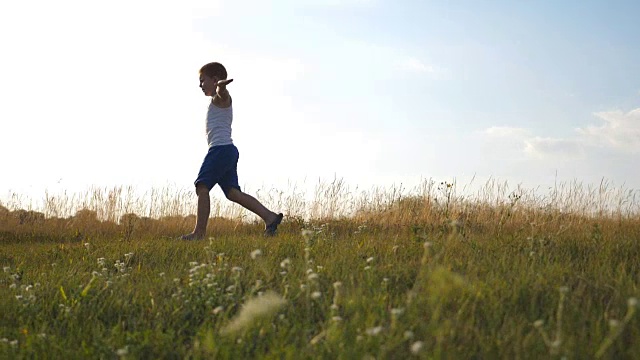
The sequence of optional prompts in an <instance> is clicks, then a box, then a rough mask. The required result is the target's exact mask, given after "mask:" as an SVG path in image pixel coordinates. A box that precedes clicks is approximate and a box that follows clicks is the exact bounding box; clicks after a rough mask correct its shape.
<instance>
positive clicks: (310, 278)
mask: <svg viewBox="0 0 640 360" xmlns="http://www.w3.org/2000/svg"><path fill="white" fill-rule="evenodd" d="M307 279H309V280H318V274H316V273H311V274H309V275H308V276H307Z"/></svg>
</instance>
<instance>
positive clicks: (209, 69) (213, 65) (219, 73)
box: [200, 62, 227, 80]
mask: <svg viewBox="0 0 640 360" xmlns="http://www.w3.org/2000/svg"><path fill="white" fill-rule="evenodd" d="M200 74H201V75H202V74H204V75H207V76H208V77H210V78H212V77H217V78H218V79H220V80H225V79H226V78H227V69H225V68H224V66H222V64H220V63H219V62H210V63H208V64H206V65H204V66H203V67H201V68H200Z"/></svg>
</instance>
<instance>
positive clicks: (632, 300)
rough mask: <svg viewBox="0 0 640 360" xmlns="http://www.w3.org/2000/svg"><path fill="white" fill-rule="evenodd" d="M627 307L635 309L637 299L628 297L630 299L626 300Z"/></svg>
mask: <svg viewBox="0 0 640 360" xmlns="http://www.w3.org/2000/svg"><path fill="white" fill-rule="evenodd" d="M627 305H628V306H629V307H636V306H638V299H637V298H634V297H630V298H629V299H628V300H627Z"/></svg>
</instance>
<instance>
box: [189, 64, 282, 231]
mask: <svg viewBox="0 0 640 360" xmlns="http://www.w3.org/2000/svg"><path fill="white" fill-rule="evenodd" d="M232 81H233V79H227V70H226V69H225V68H224V66H222V64H220V63H217V62H212V63H209V64H206V65H204V66H203V67H202V68H201V69H200V88H201V89H202V91H203V92H204V95H205V96H211V103H210V104H209V110H208V111H207V126H206V130H207V140H208V142H209V151H208V153H207V155H206V156H205V158H204V161H203V162H202V166H201V167H200V172H199V173H198V178H197V179H196V181H195V186H196V194H197V195H198V214H197V217H196V226H195V229H194V230H193V232H192V233H191V234H187V235H183V236H182V237H181V239H183V240H198V239H202V238H204V237H205V235H206V231H207V221H208V220H209V211H210V198H209V191H211V189H212V188H213V187H214V186H215V185H216V184H218V185H220V187H221V188H222V191H223V192H224V195H225V196H226V197H227V199H229V200H231V201H233V202H235V203H238V204H240V205H242V206H243V207H244V208H246V209H248V210H250V211H251V212H253V213H255V214H256V215H258V216H260V217H261V218H262V220H264V222H265V225H266V226H265V230H264V234H265V235H266V236H273V235H275V234H276V230H277V229H278V225H280V222H281V221H282V217H283V215H282V214H276V213H274V212H272V211H271V210H269V209H267V208H266V207H264V206H263V205H262V204H261V203H260V202H259V201H258V200H256V199H255V198H254V197H252V196H251V195H247V194H245V193H243V192H242V191H241V190H240V185H238V172H237V170H238V169H237V165H238V149H237V148H236V146H235V145H234V144H233V141H232V140H231V122H232V120H233V109H232V106H231V96H230V95H229V91H228V90H227V85H228V84H229V83H231V82H232Z"/></svg>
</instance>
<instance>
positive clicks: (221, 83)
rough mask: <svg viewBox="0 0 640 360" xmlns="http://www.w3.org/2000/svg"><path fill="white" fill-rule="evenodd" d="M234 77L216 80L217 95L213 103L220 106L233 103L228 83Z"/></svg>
mask: <svg viewBox="0 0 640 360" xmlns="http://www.w3.org/2000/svg"><path fill="white" fill-rule="evenodd" d="M232 81H233V79H225V80H218V81H217V82H216V96H214V97H213V103H214V104H215V105H216V106H219V107H228V106H230V105H231V96H229V91H227V84H229V83H230V82H232Z"/></svg>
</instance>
